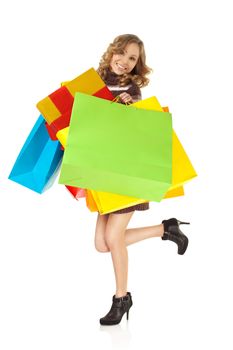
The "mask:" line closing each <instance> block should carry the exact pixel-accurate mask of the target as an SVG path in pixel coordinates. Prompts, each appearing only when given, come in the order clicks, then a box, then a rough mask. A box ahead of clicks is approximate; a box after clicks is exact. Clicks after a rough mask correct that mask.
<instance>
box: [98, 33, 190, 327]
mask: <svg viewBox="0 0 233 350" xmlns="http://www.w3.org/2000/svg"><path fill="white" fill-rule="evenodd" d="M97 71H98V73H99V75H100V76H101V78H102V79H103V80H104V81H105V83H106V85H107V86H108V88H109V89H110V90H111V92H112V94H113V95H114V96H115V97H116V96H119V97H120V102H121V103H125V104H129V103H133V102H136V101H138V100H141V91H140V88H141V87H144V86H146V85H147V84H148V83H149V79H148V78H147V77H146V75H147V74H149V73H150V72H151V69H150V68H149V67H148V66H147V65H146V55H145V50H144V44H143V42H142V41H141V40H140V39H139V38H138V37H137V36H136V35H132V34H124V35H120V36H118V37H116V38H115V39H114V41H113V43H111V44H110V45H109V47H108V48H107V50H106V52H105V53H104V54H103V56H102V58H101V61H100V64H99V67H98V69H97ZM148 209H149V202H146V203H141V204H137V205H134V206H131V207H128V208H125V209H121V210H117V211H115V212H112V213H110V214H105V215H100V214H98V217H97V223H96V231H95V247H96V249H97V250H98V251H99V252H110V253H111V257H112V262H113V267H114V272H115V280H116V293H115V295H113V297H112V306H111V309H110V311H109V312H108V313H107V314H106V315H105V316H104V317H102V318H101V319H100V323H101V324H102V325H113V324H118V323H119V322H120V321H121V319H122V317H123V315H124V313H127V319H128V315H129V309H130V308H131V306H132V305H133V302H132V296H131V293H130V292H128V291H127V279H128V251H127V248H126V247H127V246H128V245H129V244H133V243H135V242H139V241H141V240H144V239H147V238H151V237H161V239H162V240H171V241H173V242H175V243H176V244H177V245H178V254H184V253H185V251H186V249H187V246H188V238H187V237H186V236H185V235H184V234H183V233H182V232H181V231H180V229H179V225H180V224H188V223H187V222H180V221H178V220H177V219H175V218H172V219H169V220H163V221H162V224H159V225H155V226H148V227H140V228H132V229H126V228H127V225H128V223H129V221H130V219H131V217H132V215H133V213H134V211H135V210H140V211H141V210H148Z"/></svg>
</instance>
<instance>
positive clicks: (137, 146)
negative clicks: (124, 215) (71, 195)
mask: <svg viewBox="0 0 233 350" xmlns="http://www.w3.org/2000/svg"><path fill="white" fill-rule="evenodd" d="M59 183H60V184H65V185H71V186H77V187H81V188H88V189H93V190H96V191H104V192H111V193H117V194H122V195H127V196H132V197H137V198H141V199H145V200H152V201H160V200H162V198H163V197H164V195H165V193H166V192H167V190H168V189H169V187H170V186H171V183H172V118H171V114H170V113H168V112H158V111H152V110H146V109H139V108H136V107H134V106H133V105H129V106H126V105H124V104H120V103H116V102H112V101H108V100H104V99H101V98H98V97H95V96H90V95H86V94H83V93H79V92H78V93H76V94H75V99H74V104H73V109H72V115H71V121H70V129H69V135H68V140H67V145H66V148H65V152H64V156H63V161H62V165H61V172H60V178H59Z"/></svg>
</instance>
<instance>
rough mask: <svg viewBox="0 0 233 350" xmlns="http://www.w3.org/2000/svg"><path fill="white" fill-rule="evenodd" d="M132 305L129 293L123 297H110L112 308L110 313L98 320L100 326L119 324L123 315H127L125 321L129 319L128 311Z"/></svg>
mask: <svg viewBox="0 0 233 350" xmlns="http://www.w3.org/2000/svg"><path fill="white" fill-rule="evenodd" d="M132 305H133V301H132V297H131V294H130V292H127V294H126V295H125V296H122V297H119V298H117V297H116V295H113V297H112V306H111V309H110V311H109V312H108V313H107V315H105V316H104V317H102V318H100V324H102V325H108V326H110V325H114V324H118V323H120V322H121V319H122V317H123V315H124V313H125V312H126V313H127V320H128V319H129V309H130V308H131V306H132Z"/></svg>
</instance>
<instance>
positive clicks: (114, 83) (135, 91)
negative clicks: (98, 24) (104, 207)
mask: <svg viewBox="0 0 233 350" xmlns="http://www.w3.org/2000/svg"><path fill="white" fill-rule="evenodd" d="M118 79H119V76H118V75H117V74H115V73H114V72H111V71H110V70H108V73H107V76H106V78H105V79H103V80H104V82H105V84H106V85H107V87H108V88H109V90H110V91H111V92H112V94H113V96H114V97H116V96H118V95H119V94H121V93H122V92H127V93H128V94H130V96H131V97H132V98H133V101H134V102H136V101H139V100H141V99H142V96H141V91H140V88H139V87H138V86H137V85H136V84H135V83H134V82H131V83H130V84H128V85H126V86H123V87H122V86H119V85H118ZM148 209H149V202H146V203H140V204H136V205H133V206H131V207H128V208H124V209H120V210H116V211H113V212H111V214H124V213H129V212H132V211H134V210H139V211H141V210H148Z"/></svg>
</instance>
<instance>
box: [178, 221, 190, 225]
mask: <svg viewBox="0 0 233 350" xmlns="http://www.w3.org/2000/svg"><path fill="white" fill-rule="evenodd" d="M177 223H178V225H190V222H184V221H179V220H177Z"/></svg>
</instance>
